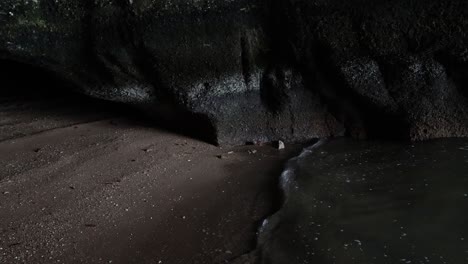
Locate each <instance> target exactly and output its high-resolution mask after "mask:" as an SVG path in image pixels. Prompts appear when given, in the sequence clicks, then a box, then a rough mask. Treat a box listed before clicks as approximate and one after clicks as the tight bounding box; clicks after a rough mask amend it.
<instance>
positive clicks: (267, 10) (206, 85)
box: [0, 0, 468, 144]
mask: <svg viewBox="0 0 468 264" xmlns="http://www.w3.org/2000/svg"><path fill="white" fill-rule="evenodd" d="M467 13H468V4H467V3H465V1H463V0H451V1H434V0H428V1H422V0H409V1H408V0H407V1H402V0H401V1H400V0H399V1H382V0H378V1H369V0H351V1H341V0H328V1H318V0H317V1H314V0H296V1H292V0H255V1H246V0H233V1H213V0H211V1H208V0H204V1H196V2H189V1H185V0H183V1H182V0H181V1H169V0H167V1H166V0H165V1H151V0H122V1H85V0H82V1H58V2H57V1H52V0H36V1H32V0H31V1H20V0H4V1H2V2H1V3H0V25H1V26H0V58H4V59H9V60H14V61H18V62H22V63H26V64H31V65H34V66H37V67H42V68H45V69H47V70H48V71H51V72H54V73H55V74H57V75H59V76H60V77H61V78H63V79H66V80H68V81H70V82H71V83H73V84H74V87H78V90H79V91H80V92H82V93H84V94H87V95H90V96H93V97H97V98H102V99H105V100H111V101H118V102H124V103H128V104H133V105H136V106H138V107H141V108H142V109H144V110H145V112H146V113H147V114H149V115H152V116H154V117H156V118H158V119H160V120H161V119H162V120H164V122H171V123H176V124H180V125H181V126H185V127H186V128H187V129H188V130H198V131H199V133H200V134H202V135H204V136H205V137H206V138H207V139H209V140H212V141H214V142H217V143H219V144H239V143H244V142H248V141H251V142H264V141H270V140H277V139H282V140H287V141H303V140H308V139H311V138H317V137H327V136H335V135H342V134H349V135H351V136H354V137H357V138H366V137H389V138H411V139H413V140H423V139H429V138H435V137H450V136H467V135H468V101H467V95H468V89H467V87H466V85H467V77H465V76H467V74H466V73H467V72H466V71H467V60H468V49H467V48H466V43H467V34H466V33H465V32H466V29H468V28H467V23H468V20H467V19H466V17H467Z"/></svg>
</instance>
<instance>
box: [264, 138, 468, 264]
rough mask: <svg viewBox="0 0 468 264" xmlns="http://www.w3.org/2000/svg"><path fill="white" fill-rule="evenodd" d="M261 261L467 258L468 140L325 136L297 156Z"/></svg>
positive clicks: (320, 263) (267, 227) (321, 263)
mask: <svg viewBox="0 0 468 264" xmlns="http://www.w3.org/2000/svg"><path fill="white" fill-rule="evenodd" d="M281 181H282V188H283V191H284V195H285V200H284V204H283V207H282V209H281V210H280V211H279V212H277V213H276V214H275V215H273V216H272V217H270V218H269V219H267V220H265V222H264V224H263V226H262V229H261V232H260V238H259V251H260V252H261V259H262V261H261V262H262V263H270V264H286V263H314V264H329V263H336V264H353V263H356V264H357V263H359V264H363V263H376V264H380V263H468V140H467V139H445V140H435V141H430V142H424V143H415V144H404V143H395V142H356V141H350V140H336V141H332V142H324V141H321V142H319V143H317V144H316V145H314V146H312V147H310V148H308V149H306V150H304V152H303V153H302V154H301V155H300V156H299V157H296V158H294V159H292V160H290V161H289V163H288V165H287V167H286V170H285V171H284V172H283V175H282V179H281Z"/></svg>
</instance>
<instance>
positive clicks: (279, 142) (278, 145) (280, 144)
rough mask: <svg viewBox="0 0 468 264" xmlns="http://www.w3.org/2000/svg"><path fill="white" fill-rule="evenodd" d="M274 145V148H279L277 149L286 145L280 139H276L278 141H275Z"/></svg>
mask: <svg viewBox="0 0 468 264" xmlns="http://www.w3.org/2000/svg"><path fill="white" fill-rule="evenodd" d="M275 145H276V148H277V149H279V150H281V149H285V148H286V146H285V145H284V142H283V141H281V140H278V142H276V144H275Z"/></svg>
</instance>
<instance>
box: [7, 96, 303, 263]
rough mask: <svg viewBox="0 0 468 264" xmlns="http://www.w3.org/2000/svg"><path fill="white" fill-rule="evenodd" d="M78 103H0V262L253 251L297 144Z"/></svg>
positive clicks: (206, 257) (179, 259)
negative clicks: (234, 140)
mask: <svg viewBox="0 0 468 264" xmlns="http://www.w3.org/2000/svg"><path fill="white" fill-rule="evenodd" d="M81 100H84V99H82V98H81V97H79V98H78V99H77V98H74V99H70V98H61V97H56V98H50V97H49V98H48V99H34V100H31V99H28V98H16V97H4V98H2V99H1V101H0V105H1V106H0V117H1V118H0V120H1V121H0V122H1V123H0V156H1V159H0V197H1V198H0V263H174V264H175V263H229V262H231V261H233V260H235V259H237V258H238V257H239V256H242V255H243V254H246V253H248V252H249V251H251V250H252V249H253V248H254V247H255V242H256V232H257V229H258V227H259V224H260V223H261V221H262V220H263V219H264V218H265V217H266V216H268V215H269V214H271V213H272V212H273V211H274V210H276V209H277V207H278V199H280V197H279V192H278V190H277V179H278V176H279V174H280V172H281V170H282V166H283V163H284V161H285V160H286V159H288V158H289V157H291V156H293V155H295V154H296V153H297V152H298V151H299V149H300V146H289V145H288V146H287V148H286V150H282V151H280V150H277V149H275V148H273V147H272V146H241V147H232V148H229V147H223V148H221V147H217V146H214V145H212V144H209V143H206V142H202V141H199V140H197V139H193V138H189V137H186V136H183V135H181V134H177V133H174V132H169V131H167V130H164V129H162V128H157V127H155V126H154V125H153V123H152V122H151V121H149V120H145V119H142V118H139V117H137V116H138V112H132V111H130V110H129V109H127V108H124V109H119V107H120V105H117V106H115V105H107V104H105V103H102V102H98V101H81ZM83 105H86V107H83ZM128 112H130V114H128Z"/></svg>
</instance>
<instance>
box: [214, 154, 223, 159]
mask: <svg viewBox="0 0 468 264" xmlns="http://www.w3.org/2000/svg"><path fill="white" fill-rule="evenodd" d="M216 157H217V158H218V159H224V156H223V155H217V156H216Z"/></svg>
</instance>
